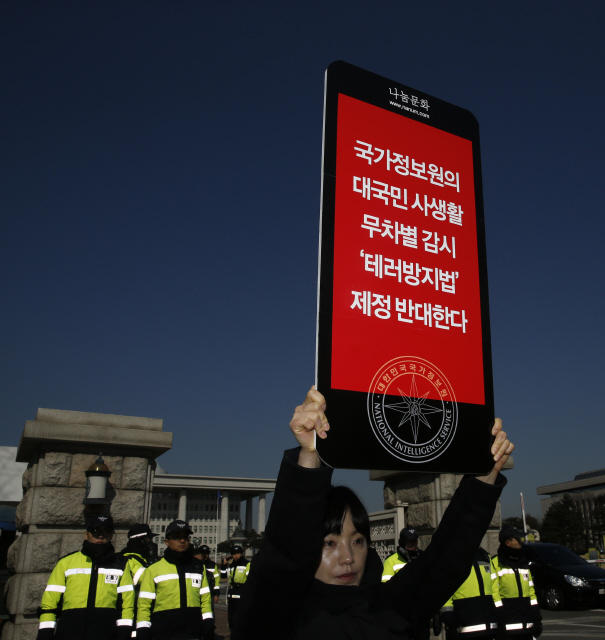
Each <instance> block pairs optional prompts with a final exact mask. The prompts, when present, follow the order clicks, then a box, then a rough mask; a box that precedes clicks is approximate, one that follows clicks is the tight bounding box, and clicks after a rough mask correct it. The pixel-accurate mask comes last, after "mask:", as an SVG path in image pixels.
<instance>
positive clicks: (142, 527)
mask: <svg viewBox="0 0 605 640" xmlns="http://www.w3.org/2000/svg"><path fill="white" fill-rule="evenodd" d="M159 535H160V534H159V533H153V531H152V530H151V528H150V526H149V525H148V524H135V525H134V527H132V528H131V529H130V531H128V539H129V540H138V539H139V538H145V537H147V538H151V537H152V536H159Z"/></svg>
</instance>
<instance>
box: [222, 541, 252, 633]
mask: <svg viewBox="0 0 605 640" xmlns="http://www.w3.org/2000/svg"><path fill="white" fill-rule="evenodd" d="M231 557H232V561H231V564H229V566H227V567H226V569H225V571H226V574H227V578H228V582H227V619H228V620H229V629H233V624H234V621H235V614H236V612H237V606H238V604H239V601H240V598H241V595H242V589H243V586H244V583H245V582H246V579H247V577H248V573H249V572H250V563H249V562H248V561H247V560H246V558H245V557H244V550H243V549H242V547H240V545H239V544H235V545H233V546H232V547H231Z"/></svg>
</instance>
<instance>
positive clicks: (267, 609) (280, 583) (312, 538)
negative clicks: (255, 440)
mask: <svg viewBox="0 0 605 640" xmlns="http://www.w3.org/2000/svg"><path fill="white" fill-rule="evenodd" d="M324 410H325V401H324V399H323V396H322V395H321V394H320V393H319V392H318V391H316V390H315V389H314V388H312V389H311V390H310V391H309V393H308V394H307V397H306V399H305V402H303V404H302V405H300V406H298V407H296V410H295V412H294V416H293V417H292V421H291V422H290V429H291V430H292V433H293V434H294V437H295V438H296V440H297V442H298V443H299V444H300V448H298V447H297V448H296V449H290V450H288V451H286V452H285V453H284V458H283V461H282V464H281V467H280V470H279V474H278V477H277V484H276V486H275V493H274V496H273V503H272V505H271V512H270V514H269V520H268V522H267V526H266V528H265V539H264V541H263V544H262V546H261V548H260V550H259V552H258V553H257V554H256V555H255V556H254V558H253V559H252V562H251V566H250V574H249V576H248V579H247V581H246V584H245V586H244V591H243V593H242V599H241V602H240V605H239V607H238V613H237V620H236V628H235V630H234V634H233V638H234V640H238V639H239V640H242V639H246V640H256V638H259V639H260V638H263V639H265V638H280V637H283V636H284V635H287V633H286V632H287V630H288V629H289V630H293V629H294V621H295V619H296V616H297V615H298V612H299V610H300V608H301V606H302V604H303V602H304V601H305V598H306V596H307V592H308V590H309V588H310V586H311V582H312V580H313V577H314V575H315V571H316V570H317V564H318V562H319V557H320V555H321V543H322V540H323V520H324V512H325V506H326V500H327V495H328V492H329V490H330V483H331V479H332V469H330V468H329V467H325V466H323V467H322V466H320V461H319V457H318V455H317V453H316V452H315V439H314V436H313V433H314V432H315V431H316V430H317V432H318V433H320V432H321V433H324V434H325V431H327V430H328V429H329V426H328V425H327V420H326V418H325V414H324ZM321 433H320V435H319V437H325V435H323V436H322V435H321Z"/></svg>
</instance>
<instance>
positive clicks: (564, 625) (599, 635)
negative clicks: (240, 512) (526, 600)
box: [214, 585, 605, 640]
mask: <svg viewBox="0 0 605 640" xmlns="http://www.w3.org/2000/svg"><path fill="white" fill-rule="evenodd" d="M222 586H223V585H221V587H222ZM221 591H223V589H221ZM214 613H215V622H216V632H215V637H216V640H230V638H231V634H230V633H229V625H228V623H227V606H226V604H225V596H224V594H223V593H221V596H220V599H219V603H218V605H217V606H216V608H215V612H214ZM542 624H543V633H542V635H541V636H540V640H562V639H565V640H567V639H568V640H597V639H598V640H604V639H605V609H578V610H575V611H547V610H545V609H542ZM433 640H437V639H433Z"/></svg>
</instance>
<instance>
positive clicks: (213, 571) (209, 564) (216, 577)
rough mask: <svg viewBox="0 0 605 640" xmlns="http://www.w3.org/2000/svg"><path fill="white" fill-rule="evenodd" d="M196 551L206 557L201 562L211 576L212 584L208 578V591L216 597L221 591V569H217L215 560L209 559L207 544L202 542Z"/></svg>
mask: <svg viewBox="0 0 605 640" xmlns="http://www.w3.org/2000/svg"><path fill="white" fill-rule="evenodd" d="M197 553H199V554H200V555H202V556H205V557H206V560H202V564H203V565H204V567H205V569H206V573H209V574H210V575H211V576H212V579H213V580H212V584H211V581H210V580H208V584H209V585H210V591H211V592H212V595H213V597H214V596H215V597H217V598H218V596H219V595H220V593H221V574H222V571H220V570H219V568H218V564H216V562H214V561H212V560H210V547H209V546H208V545H205V544H203V545H202V546H201V547H200V548H199V549H197Z"/></svg>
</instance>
